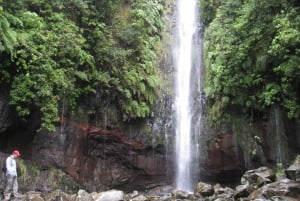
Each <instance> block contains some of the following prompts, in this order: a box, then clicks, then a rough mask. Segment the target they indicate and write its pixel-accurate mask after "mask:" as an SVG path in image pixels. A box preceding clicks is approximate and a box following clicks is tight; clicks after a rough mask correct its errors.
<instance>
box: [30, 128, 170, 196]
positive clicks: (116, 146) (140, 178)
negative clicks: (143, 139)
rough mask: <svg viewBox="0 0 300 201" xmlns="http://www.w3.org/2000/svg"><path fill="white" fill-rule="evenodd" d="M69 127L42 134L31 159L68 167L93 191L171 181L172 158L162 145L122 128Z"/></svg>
mask: <svg viewBox="0 0 300 201" xmlns="http://www.w3.org/2000/svg"><path fill="white" fill-rule="evenodd" d="M66 130H67V132H63V133H61V132H60V131H57V132H55V133H41V134H38V135H37V136H36V137H35V139H34V141H33V143H32V144H31V146H30V147H31V149H32V150H31V153H32V155H31V156H30V159H31V160H34V161H38V166H40V167H41V168H43V169H47V168H51V167H57V168H60V169H65V171H66V172H67V173H68V174H69V175H71V176H72V177H73V178H75V180H76V181H77V182H78V183H80V184H81V185H83V186H85V188H87V189H90V190H92V191H93V190H94V191H97V190H104V189H111V188H119V189H122V190H129V189H137V190H138V189H140V188H143V189H144V188H147V187H149V188H153V187H155V185H166V184H167V183H170V182H171V178H172V175H173V173H171V172H168V171H171V170H172V167H171V165H172V161H169V160H168V158H167V157H166V155H165V153H166V151H165V150H164V148H162V147H149V146H147V145H145V144H142V143H140V142H137V141H134V140H132V139H129V138H128V137H127V136H125V135H124V134H122V133H121V132H119V131H112V130H106V129H103V128H100V127H91V126H88V125H85V124H79V123H73V124H71V125H69V126H68V129H66ZM171 158H172V157H170V158H169V159H171Z"/></svg>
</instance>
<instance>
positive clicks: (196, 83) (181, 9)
mask: <svg viewBox="0 0 300 201" xmlns="http://www.w3.org/2000/svg"><path fill="white" fill-rule="evenodd" d="M198 8H199V6H198V1H197V0H177V21H176V25H177V26H176V33H175V34H174V35H175V37H176V38H175V43H174V45H173V57H174V65H175V69H176V77H175V83H176V87H175V88H176V92H175V110H176V112H175V114H176V118H175V119H176V129H175V130H176V188H177V189H182V190H187V191H192V190H193V188H194V184H195V183H196V182H197V181H199V178H198V175H199V156H200V153H199V136H200V134H201V133H200V131H201V100H202V98H201V94H202V93H201V63H202V53H201V49H202V48H201V40H200V33H199V32H200V25H199V24H200V23H199V21H200V20H199V17H198V13H199V11H198Z"/></svg>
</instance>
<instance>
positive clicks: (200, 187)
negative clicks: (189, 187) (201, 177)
mask: <svg viewBox="0 0 300 201" xmlns="http://www.w3.org/2000/svg"><path fill="white" fill-rule="evenodd" d="M194 194H195V196H197V197H201V196H211V195H213V194H214V188H213V186H212V185H210V184H206V183H203V182H199V183H197V184H196V186H195V189H194Z"/></svg>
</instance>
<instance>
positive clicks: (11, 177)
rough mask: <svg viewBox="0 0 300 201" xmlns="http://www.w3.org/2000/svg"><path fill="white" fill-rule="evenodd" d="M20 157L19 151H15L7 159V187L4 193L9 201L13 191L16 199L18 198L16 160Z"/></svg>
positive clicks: (5, 198)
mask: <svg viewBox="0 0 300 201" xmlns="http://www.w3.org/2000/svg"><path fill="white" fill-rule="evenodd" d="M19 156H20V152H19V151H18V150H14V151H13V152H12V154H11V155H10V156H9V157H8V158H7V159H6V174H5V175H6V185H5V189H4V192H3V195H4V200H9V199H10V196H11V191H12V193H13V196H14V197H18V175H17V162H16V158H18V157H19Z"/></svg>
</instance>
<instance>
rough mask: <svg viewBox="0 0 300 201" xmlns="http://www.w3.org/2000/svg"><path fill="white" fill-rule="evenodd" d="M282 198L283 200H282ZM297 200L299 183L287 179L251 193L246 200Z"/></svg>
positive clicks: (299, 192) (299, 193)
mask: <svg viewBox="0 0 300 201" xmlns="http://www.w3.org/2000/svg"><path fill="white" fill-rule="evenodd" d="M282 198H284V199H282ZM257 199H266V200H291V201H292V200H295V199H296V200H299V199H300V183H299V182H296V181H292V180H289V179H282V180H280V181H276V182H273V183H270V184H266V185H264V186H262V187H261V188H259V189H257V190H255V191H253V192H252V193H251V194H250V195H249V196H248V198H247V200H257Z"/></svg>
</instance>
